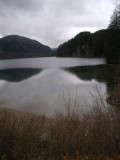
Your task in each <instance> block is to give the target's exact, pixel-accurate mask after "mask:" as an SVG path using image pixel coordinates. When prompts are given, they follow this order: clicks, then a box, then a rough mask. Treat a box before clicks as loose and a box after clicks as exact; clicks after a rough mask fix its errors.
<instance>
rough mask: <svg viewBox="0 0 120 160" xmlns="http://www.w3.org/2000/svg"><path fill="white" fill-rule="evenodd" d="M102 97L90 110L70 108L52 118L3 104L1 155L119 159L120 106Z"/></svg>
mask: <svg viewBox="0 0 120 160" xmlns="http://www.w3.org/2000/svg"><path fill="white" fill-rule="evenodd" d="M99 100H100V101H98V99H97V100H94V105H93V106H92V107H91V109H90V110H89V112H86V113H83V114H79V113H77V112H76V111H75V110H71V112H69V110H67V111H66V112H65V113H56V114H55V115H54V117H52V118H47V117H45V116H42V115H39V116H38V115H33V114H28V113H22V112H17V111H11V110H8V109H4V108H1V109H0V157H2V160H5V158H6V157H14V158H16V159H22V160H23V159H24V160H28V159H36V160H37V159H41V160H42V159H57V160H58V159H64V160H65V159H66V160H67V159H68V160H69V159H76V160H77V159H78V160H84V159H85V160H86V159H88V160H89V159H90V160H93V159H95V160H97V159H99V160H100V159H101V160H104V159H108V157H109V159H110V158H111V159H115V160H118V159H119V158H120V156H119V155H120V110H119V108H115V107H110V106H105V104H104V103H102V99H101V97H100V99H99ZM4 154H5V155H6V156H3V155H4Z"/></svg>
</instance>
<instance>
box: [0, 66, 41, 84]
mask: <svg viewBox="0 0 120 160" xmlns="http://www.w3.org/2000/svg"><path fill="white" fill-rule="evenodd" d="M40 72H41V69H33V68H32V69H31V68H23V69H5V70H0V80H6V81H10V82H19V81H22V80H25V79H28V78H30V77H32V76H33V75H36V74H38V73H40Z"/></svg>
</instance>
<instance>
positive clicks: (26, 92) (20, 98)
mask: <svg viewBox="0 0 120 160" xmlns="http://www.w3.org/2000/svg"><path fill="white" fill-rule="evenodd" d="M16 71H17V70H16ZM6 72H7V71H6ZM19 72H20V73H21V74H20V76H21V77H22V78H21V79H22V80H23V79H24V81H20V82H18V80H15V79H7V78H4V79H5V80H8V81H9V82H7V81H3V80H1V81H0V102H1V104H3V105H4V106H5V107H9V108H15V109H19V110H22V111H29V112H34V113H43V114H47V115H51V114H53V113H54V112H55V111H58V112H62V111H64V110H65V101H66V102H67V101H68V99H69V98H70V101H71V106H73V104H74V102H75V99H76V92H77V105H78V106H80V107H79V109H80V110H86V109H87V105H88V104H91V103H92V99H91V93H90V92H93V93H95V90H94V86H95V85H97V86H100V90H99V91H100V93H104V95H105V94H106V84H105V83H100V82H98V81H97V80H95V79H94V78H91V79H89V78H86V80H83V78H82V79H81V78H80V76H78V73H77V72H73V73H72V71H67V70H63V69H59V68H50V69H44V70H36V71H35V70H32V74H27V76H24V73H28V72H26V71H25V70H23V71H22V70H19V71H17V73H19ZM11 73H14V74H13V75H15V74H16V73H15V72H14V71H12V72H11ZM75 73H76V74H75ZM1 77H3V76H1ZM4 77H5V76H4ZM8 77H10V76H8ZM13 77H14V76H13ZM1 79H3V78H1ZM18 79H19V78H18ZM101 86H102V87H101ZM63 96H65V97H63ZM64 98H65V99H64Z"/></svg>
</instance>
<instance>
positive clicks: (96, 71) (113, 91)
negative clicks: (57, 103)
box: [68, 65, 120, 106]
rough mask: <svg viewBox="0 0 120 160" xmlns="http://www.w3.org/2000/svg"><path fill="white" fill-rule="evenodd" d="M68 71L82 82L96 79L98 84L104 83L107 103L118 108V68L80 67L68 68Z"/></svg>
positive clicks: (119, 86)
mask: <svg viewBox="0 0 120 160" xmlns="http://www.w3.org/2000/svg"><path fill="white" fill-rule="evenodd" d="M68 70H69V71H70V72H72V73H74V74H75V75H76V76H77V77H80V78H81V79H83V80H92V79H96V80H97V81H99V82H105V83H106V85H107V91H108V95H109V96H108V98H107V102H108V103H110V104H112V105H116V106H120V66H117V65H116V66H115V65H98V66H85V67H84V66H82V67H74V68H69V69H68Z"/></svg>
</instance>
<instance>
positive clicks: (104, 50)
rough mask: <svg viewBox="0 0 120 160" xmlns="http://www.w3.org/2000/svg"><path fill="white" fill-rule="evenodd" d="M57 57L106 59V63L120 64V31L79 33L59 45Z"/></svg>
mask: <svg viewBox="0 0 120 160" xmlns="http://www.w3.org/2000/svg"><path fill="white" fill-rule="evenodd" d="M56 56H57V57H106V58H107V62H108V63H120V31H119V30H115V29H108V30H100V31H97V32H95V33H90V32H81V33H79V34H78V35H76V36H75V37H74V38H73V39H71V40H69V41H67V42H65V43H63V44H61V45H60V46H59V47H58V50H57V54H56Z"/></svg>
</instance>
